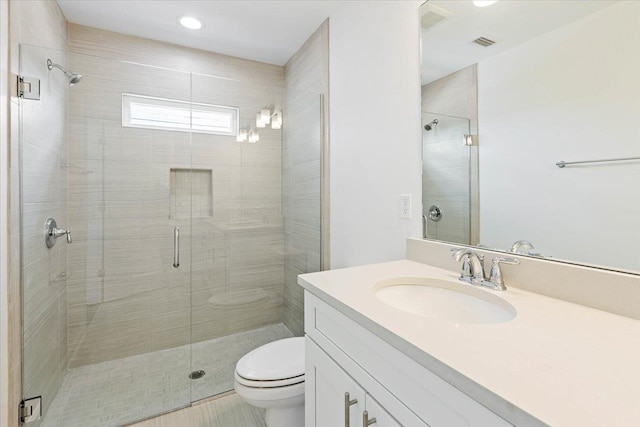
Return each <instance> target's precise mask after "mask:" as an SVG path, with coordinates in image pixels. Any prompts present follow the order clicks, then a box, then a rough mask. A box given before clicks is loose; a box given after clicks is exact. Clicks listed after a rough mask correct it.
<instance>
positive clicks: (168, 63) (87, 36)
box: [68, 25, 284, 366]
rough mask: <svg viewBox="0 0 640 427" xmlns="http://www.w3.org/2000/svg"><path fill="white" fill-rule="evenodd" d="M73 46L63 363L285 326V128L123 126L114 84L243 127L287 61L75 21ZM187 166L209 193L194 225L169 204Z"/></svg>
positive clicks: (277, 84)
mask: <svg viewBox="0 0 640 427" xmlns="http://www.w3.org/2000/svg"><path fill="white" fill-rule="evenodd" d="M69 48H70V65H71V68H72V69H73V70H74V71H76V72H78V73H82V74H83V75H85V78H84V80H83V81H82V83H81V84H79V85H76V86H74V88H73V90H72V91H71V95H70V96H71V99H70V113H69V130H70V139H69V144H70V146H69V156H70V166H69V203H70V218H69V223H70V227H72V229H73V230H74V231H75V239H76V241H75V242H74V244H73V245H71V246H70V258H69V259H70V262H69V269H70V279H69V291H68V293H69V352H70V360H69V363H70V366H80V365H85V364H90V363H96V362H100V361H104V360H110V359H116V358H120V357H125V356H130V355H133V354H139V353H144V352H149V351H154V350H160V349H165V348H171V347H175V346H178V345H183V344H188V343H189V342H197V341H201V340H207V339H212V338H216V337H219V336H224V335H228V334H232V333H235V332H241V331H245V330H249V329H253V328H256V327H260V326H264V325H267V324H270V323H278V322H282V316H283V287H282V283H283V226H282V131H280V130H271V129H261V130H260V141H259V142H258V143H256V144H250V143H247V142H245V143H239V142H236V140H235V137H225V136H217V135H207V134H193V135H190V134H189V133H180V132H169V131H161V130H148V129H134V128H123V127H122V126H121V94H122V93H123V92H128V93H135V94H141V95H148V96H157V97H163V98H172V99H181V100H189V99H190V98H191V97H193V101H194V102H201V103H209V104H217V105H229V106H237V107H239V108H240V114H241V117H240V119H241V120H240V123H241V124H248V123H250V122H252V121H254V120H255V115H256V113H257V112H258V111H259V110H260V109H261V108H263V107H264V106H266V105H271V106H276V107H280V106H281V105H282V99H281V98H282V91H283V86H284V74H283V68H282V67H278V66H274V65H266V64H262V63H257V62H253V61H247V60H242V59H238V58H233V57H228V56H224V55H218V54H214V53H209V52H203V51H199V50H194V49H187V48H184V47H179V46H174V45H170V44H166V43H161V42H155V41H150V40H146V39H141V38H137V37H132V36H126V35H122V34H116V33H111V32H107V31H102V30H96V29H91V28H87V27H82V26H77V25H70V26H69ZM138 64H146V65H148V66H141V65H138ZM172 70H187V71H193V72H194V73H201V74H193V76H191V75H190V74H189V73H182V72H178V71H172ZM190 168H194V169H197V170H198V171H200V172H199V174H198V177H199V179H198V182H199V184H198V186H197V187H198V188H195V187H193V188H192V189H193V190H197V191H196V192H198V197H196V198H195V199H193V201H194V202H197V203H200V202H201V201H203V200H207V197H206V195H203V194H200V192H201V191H211V192H212V194H211V200H212V209H211V210H209V209H208V208H206V209H201V208H200V207H198V214H197V215H196V217H194V218H193V220H192V221H191V220H190V218H188V215H183V214H184V212H182V213H183V214H180V212H175V213H176V215H175V216H172V215H171V209H170V205H171V202H170V201H171V185H170V182H171V171H172V170H174V171H176V170H178V171H179V170H181V169H182V170H185V169H186V170H188V169H190ZM207 177H210V179H211V182H210V183H204V182H200V181H201V179H200V178H204V179H209V178H207ZM183 184H184V183H183ZM181 189H182V190H181ZM184 189H185V187H184V185H181V186H179V187H176V188H175V189H174V190H175V191H183V190H184ZM208 189H210V190H208ZM175 196H176V194H174V197H175ZM180 197H184V194H181V195H178V198H180ZM175 226H178V227H180V234H181V244H180V248H181V267H180V268H178V269H176V268H173V267H172V256H173V230H174V227H175Z"/></svg>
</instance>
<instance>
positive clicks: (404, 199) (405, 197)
mask: <svg viewBox="0 0 640 427" xmlns="http://www.w3.org/2000/svg"><path fill="white" fill-rule="evenodd" d="M400 218H404V219H411V194H401V195H400Z"/></svg>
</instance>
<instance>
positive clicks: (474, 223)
mask: <svg viewBox="0 0 640 427" xmlns="http://www.w3.org/2000/svg"><path fill="white" fill-rule="evenodd" d="M422 112H423V121H424V117H425V113H426V112H428V113H435V114H443V115H447V116H454V117H463V118H467V119H469V122H470V132H471V134H473V135H476V138H475V142H476V144H477V143H479V138H478V137H477V134H478V82H477V69H476V66H475V65H472V66H470V67H467V68H464V69H462V70H460V71H457V72H455V73H452V74H450V75H448V76H445V77H443V78H441V79H438V80H436V81H434V82H431V83H429V84H426V85H424V86H422ZM441 121H442V120H441ZM423 124H424V123H423ZM443 124H445V123H443ZM445 127H446V126H440V128H445ZM425 134H426V132H424V131H423V136H424V135H425ZM446 137H447V138H448V137H449V135H447V136H446ZM447 145H450V144H448V143H447ZM436 148H437V147H435V146H430V147H427V150H425V151H427V152H426V153H424V154H433V155H435V156H436V159H435V161H434V163H439V162H442V161H446V159H447V158H456V159H461V155H460V154H465V153H461V151H460V150H455V149H451V148H447V147H440V149H439V151H440V152H434V153H431V152H430V151H429V150H430V149H436ZM444 150H446V151H447V152H446V153H445V152H444ZM454 150H455V151H456V152H457V153H456V154H453V151H454ZM465 150H467V151H468V152H469V153H468V161H467V167H466V168H465V170H464V171H461V173H460V174H458V175H457V176H458V177H460V176H461V175H465V176H466V178H464V179H466V181H467V183H468V186H465V187H464V188H463V189H462V191H455V189H454V190H451V191H449V192H447V193H445V194H440V195H438V196H437V197H433V194H432V195H430V196H432V198H433V199H434V203H436V204H438V205H440V204H443V205H446V206H448V207H451V208H453V212H451V214H452V216H453V217H454V221H446V220H445V219H446V218H449V217H450V216H447V217H443V220H442V221H440V222H439V223H438V224H437V227H432V230H433V229H435V228H437V230H438V234H439V236H435V235H432V234H430V233H429V230H428V235H429V237H430V238H437V239H442V240H446V241H453V242H458V243H471V244H477V243H478V240H479V237H480V236H479V193H478V192H479V186H478V146H477V145H476V146H473V147H471V148H468V149H465ZM431 166H432V165H426V164H425V165H423V167H431ZM427 175H428V173H427V171H423V188H424V189H425V191H427V190H428V189H429V187H430V183H428V182H424V178H425V176H427ZM463 192H464V193H465V194H462V193H463ZM430 205H431V203H425V204H423V210H424V213H427V210H428V209H429V206H430ZM445 215H446V213H445ZM463 220H464V223H465V224H469V225H468V226H467V227H468V228H469V230H466V229H465V230H462V231H463V232H462V233H461V232H460V231H461V230H460V225H461V221H463ZM429 224H431V225H433V222H429Z"/></svg>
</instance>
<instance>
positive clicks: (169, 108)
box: [122, 93, 240, 136]
mask: <svg viewBox="0 0 640 427" xmlns="http://www.w3.org/2000/svg"><path fill="white" fill-rule="evenodd" d="M239 112H240V110H239V109H238V108H236V107H228V106H222V105H212V104H201V103H194V102H188V101H179V100H175V99H167V98H156V97H151V96H143V95H134V94H129V93H123V94H122V126H123V127H134V128H144V129H158V130H169V131H176V132H195V133H206V134H213V135H225V136H236V135H237V134H238V115H239Z"/></svg>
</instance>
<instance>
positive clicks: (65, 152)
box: [21, 46, 191, 427]
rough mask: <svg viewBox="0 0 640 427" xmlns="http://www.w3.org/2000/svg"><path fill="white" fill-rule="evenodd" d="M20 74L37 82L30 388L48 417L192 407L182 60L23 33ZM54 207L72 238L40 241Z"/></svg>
mask: <svg viewBox="0 0 640 427" xmlns="http://www.w3.org/2000/svg"><path fill="white" fill-rule="evenodd" d="M48 58H50V59H51V60H52V61H53V62H54V63H58V64H60V65H61V66H62V67H64V68H68V69H70V70H72V71H73V72H75V73H79V74H81V75H82V76H83V78H82V80H81V81H80V82H77V83H76V84H75V85H73V86H69V81H68V79H67V77H66V76H65V74H64V73H62V72H61V71H60V70H58V69H57V68H55V67H54V68H53V69H52V70H49V69H48V68H47V65H46V64H47V59H48ZM21 73H22V74H23V75H26V76H32V77H37V78H39V79H40V82H41V99H40V100H39V101H36V100H22V101H21V105H22V114H21V122H22V129H21V153H22V217H23V221H22V236H23V242H22V248H23V255H22V259H23V270H22V271H23V300H24V308H23V316H24V363H23V383H24V385H25V387H24V397H25V398H29V397H33V396H38V395H41V396H42V409H43V417H42V420H41V421H40V424H41V425H42V426H54V425H56V426H59V425H64V426H83V427H84V426H117V425H123V424H127V423H130V422H133V421H136V420H140V419H144V418H147V417H150V416H154V415H157V414H159V413H163V412H167V411H170V410H173V409H177V408H180V407H184V406H188V405H189V404H190V403H191V391H190V382H191V379H190V378H189V373H190V359H191V355H190V353H191V348H190V342H191V323H190V320H191V307H190V304H191V300H190V295H191V269H190V265H191V251H190V247H191V242H190V240H191V234H190V232H191V134H190V130H189V128H187V129H184V128H182V129H176V126H177V127H179V126H180V125H181V123H182V124H184V118H185V117H188V116H190V103H189V101H190V99H189V94H190V75H189V73H181V72H176V71H172V70H165V69H159V68H156V67H146V66H143V65H139V64H134V63H128V62H124V61H117V60H113V59H107V58H99V57H94V56H87V55H80V54H75V53H63V52H55V51H51V50H46V49H40V48H34V47H29V46H23V47H22V49H21ZM127 94H128V95H133V96H134V97H133V98H131V99H133V100H134V102H129V103H128V104H127V103H126V101H127V99H126V96H127ZM185 94H186V95H185ZM131 99H128V100H129V101H131ZM166 100H177V101H183V102H184V103H179V104H170V103H169V104H168V103H167V102H166ZM171 105H174V107H175V106H176V105H177V107H176V108H173V109H172V108H170V107H171ZM187 124H189V123H188V119H187ZM171 126H173V127H174V128H173V129H171ZM48 217H55V219H56V221H57V224H58V227H60V228H64V229H68V230H69V231H70V232H71V236H72V242H71V243H70V244H69V243H67V242H66V241H65V240H64V239H61V238H59V239H57V243H56V246H54V247H53V248H51V249H48V248H47V247H46V246H45V239H44V234H43V225H44V223H45V220H46V219H47V218H48ZM177 231H179V233H176V232H177ZM178 249H179V260H178V259H177V255H178V252H177V251H178ZM36 425H37V424H36Z"/></svg>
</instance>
